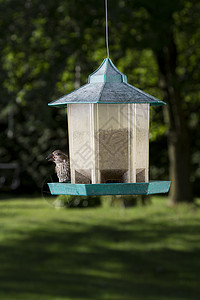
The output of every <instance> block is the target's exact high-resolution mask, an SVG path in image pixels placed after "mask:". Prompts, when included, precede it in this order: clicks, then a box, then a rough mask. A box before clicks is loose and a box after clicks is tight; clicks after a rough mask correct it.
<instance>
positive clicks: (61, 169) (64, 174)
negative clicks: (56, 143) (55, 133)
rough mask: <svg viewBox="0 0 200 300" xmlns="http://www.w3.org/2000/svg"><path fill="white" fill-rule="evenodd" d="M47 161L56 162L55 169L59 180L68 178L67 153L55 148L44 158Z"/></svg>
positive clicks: (64, 180)
mask: <svg viewBox="0 0 200 300" xmlns="http://www.w3.org/2000/svg"><path fill="white" fill-rule="evenodd" d="M46 159H47V160H48V161H53V162H54V163H55V164H56V167H55V171H56V174H57V176H58V179H59V182H66V181H69V180H70V164H69V157H68V155H67V154H65V153H63V152H62V151H60V150H55V151H53V152H52V153H51V154H49V156H48V157H47V158H46Z"/></svg>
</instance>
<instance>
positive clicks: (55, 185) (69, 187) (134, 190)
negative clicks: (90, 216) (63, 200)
mask: <svg viewBox="0 0 200 300" xmlns="http://www.w3.org/2000/svg"><path fill="white" fill-rule="evenodd" d="M170 184H171V181H157V180H155V181H154V180H152V181H149V182H137V183H105V184H72V183H61V182H52V183H48V186H49V189H50V192H51V194H52V195H79V196H101V195H150V194H159V193H167V192H168V191H169V188H170Z"/></svg>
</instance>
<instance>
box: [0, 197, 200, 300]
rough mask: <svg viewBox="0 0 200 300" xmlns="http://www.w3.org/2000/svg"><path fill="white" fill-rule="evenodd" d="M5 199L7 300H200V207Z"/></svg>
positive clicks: (2, 291) (2, 276)
mask: <svg viewBox="0 0 200 300" xmlns="http://www.w3.org/2000/svg"><path fill="white" fill-rule="evenodd" d="M166 203H167V200H166V199H165V198H153V201H152V205H148V206H146V207H141V206H138V207H135V208H129V209H123V208H113V207H100V208H90V209H54V208H52V207H51V206H49V205H48V203H47V202H45V200H43V199H25V198H24V199H10V200H1V201H0V300H15V299H20V300H29V299H30V300H32V299H39V300H40V299H42V300H46V299H48V300H50V299H52V300H59V299H66V300H68V299H70V300H83V299H84V300H101V299H102V300H103V299H107V300H158V299H162V300H166V299H170V300H186V299H187V300H193V299H194V300H198V299H200V278H199V277H200V209H199V208H197V207H195V206H189V205H179V206H177V207H175V208H170V207H168V206H167V205H166Z"/></svg>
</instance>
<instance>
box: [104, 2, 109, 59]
mask: <svg viewBox="0 0 200 300" xmlns="http://www.w3.org/2000/svg"><path fill="white" fill-rule="evenodd" d="M105 10H106V49H107V58H109V46H108V0H105Z"/></svg>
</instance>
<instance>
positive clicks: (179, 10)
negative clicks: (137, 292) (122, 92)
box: [0, 0, 200, 202]
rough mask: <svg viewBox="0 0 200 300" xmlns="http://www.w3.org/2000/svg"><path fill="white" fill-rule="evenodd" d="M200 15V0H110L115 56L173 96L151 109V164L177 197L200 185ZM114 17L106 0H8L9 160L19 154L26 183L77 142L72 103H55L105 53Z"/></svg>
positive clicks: (4, 77)
mask: <svg viewBox="0 0 200 300" xmlns="http://www.w3.org/2000/svg"><path fill="white" fill-rule="evenodd" d="M199 16H200V4H199V2H198V1H186V0H178V1H167V0H162V1H157V0H154V1H147V0H140V1H139V0H117V1H114V0H110V1H109V34H110V35H109V38H110V53H111V59H112V60H113V62H114V63H115V64H116V66H117V67H118V68H119V69H120V70H121V71H123V72H124V73H125V74H126V75H127V76H128V81H129V82H130V83H131V84H133V85H135V86H137V87H139V88H141V89H143V90H145V91H146V92H148V93H150V94H152V95H154V96H156V97H158V98H160V99H164V101H166V102H167V103H168V106H167V107H164V108H156V109H154V110H152V113H151V119H152V120H151V134H150V137H151V144H150V150H151V151H150V166H151V178H152V179H153V178H154V179H167V178H168V176H169V177H170V179H172V181H173V185H172V189H171V200H172V201H173V202H176V201H192V200H193V196H192V187H193V194H194V195H198V194H199V192H200V188H199V185H198V181H199V178H200V150H199V149H200V147H199V146H200V133H199V130H198V121H199V115H200V100H199V96H200V95H199V85H200V84H199V82H200V81H199V77H200V76H199V67H200V29H199V28H200V26H199V25H200V24H199V23H200V21H199V20H200V19H199ZM104 26H105V13H104V1H103V0H101V1H100V0H97V1H95V2H94V1H91V0H89V1H87V2H85V1H81V0H77V1H72V0H69V1H62V0H58V1H46V2H42V3H41V2H40V1H38V0H34V1H21V0H18V1H14V0H10V1H6V0H4V1H0V31H1V32H0V51H1V64H0V79H1V80H0V82H1V83H0V84H1V99H0V125H1V131H0V141H1V142H0V157H1V159H0V162H1V163H3V162H4V163H7V162H18V163H19V165H20V169H21V176H20V178H21V185H20V189H21V191H33V190H36V187H37V189H39V188H40V187H41V182H43V180H44V179H45V178H46V177H48V175H49V166H47V164H46V162H45V159H44V158H45V157H46V155H47V154H48V153H49V152H50V151H51V150H53V149H55V148H61V149H66V148H67V137H66V120H65V112H64V110H56V109H51V108H48V106H47V103H48V102H50V101H51V100H54V99H56V98H57V97H59V96H61V95H63V94H66V93H68V92H70V91H72V90H73V89H74V88H76V87H77V86H78V85H79V84H83V83H85V82H86V81H87V76H88V75H89V74H90V73H91V72H92V71H93V70H94V69H95V68H97V67H98V65H99V64H100V63H101V62H102V60H103V58H105V56H106V49H105V34H104V33H105V27H104ZM167 141H168V146H167ZM169 166H170V168H169ZM168 170H169V171H170V175H169V174H168Z"/></svg>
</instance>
